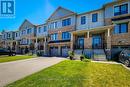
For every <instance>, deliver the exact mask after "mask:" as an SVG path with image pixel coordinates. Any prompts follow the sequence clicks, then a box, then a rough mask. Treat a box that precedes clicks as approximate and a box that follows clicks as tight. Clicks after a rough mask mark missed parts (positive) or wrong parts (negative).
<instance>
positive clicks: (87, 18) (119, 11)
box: [1, 0, 130, 56]
mask: <svg viewBox="0 0 130 87" xmlns="http://www.w3.org/2000/svg"><path fill="white" fill-rule="evenodd" d="M1 37H2V41H1V46H2V47H4V48H11V49H12V50H15V51H16V52H18V53H23V52H25V49H30V46H31V47H32V48H34V49H35V50H42V51H43V53H44V55H50V56H68V51H69V50H71V51H75V53H81V52H82V51H84V53H86V54H91V53H92V52H93V50H97V49H100V51H101V52H102V51H104V53H105V54H106V55H112V54H111V53H114V52H115V51H116V50H114V49H124V48H130V0H114V1H113V2H110V3H107V4H105V5H103V6H102V8H100V9H98V10H94V11H90V12H85V13H81V14H77V13H75V12H73V11H70V10H68V9H65V8H63V7H59V8H57V9H56V11H55V12H54V13H53V14H52V15H51V16H50V17H49V18H48V19H47V21H46V23H45V24H42V25H34V24H32V23H31V22H29V21H28V20H25V21H24V22H23V23H22V24H21V26H20V27H19V29H18V31H9V32H6V31H3V32H2V35H1ZM98 51H99V50H98ZM107 51H108V52H109V53H107Z"/></svg>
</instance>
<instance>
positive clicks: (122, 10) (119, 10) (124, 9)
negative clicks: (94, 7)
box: [114, 4, 128, 16]
mask: <svg viewBox="0 0 130 87" xmlns="http://www.w3.org/2000/svg"><path fill="white" fill-rule="evenodd" d="M127 13H128V4H123V5H119V6H115V7H114V16H117V15H122V14H127Z"/></svg>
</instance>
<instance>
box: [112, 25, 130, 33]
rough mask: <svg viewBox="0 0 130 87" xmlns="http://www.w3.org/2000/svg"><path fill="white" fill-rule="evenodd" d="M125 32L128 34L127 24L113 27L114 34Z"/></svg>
mask: <svg viewBox="0 0 130 87" xmlns="http://www.w3.org/2000/svg"><path fill="white" fill-rule="evenodd" d="M127 32H128V23H122V24H117V25H116V26H115V27H114V34H119V33H127Z"/></svg>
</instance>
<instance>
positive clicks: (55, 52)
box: [50, 47, 58, 56]
mask: <svg viewBox="0 0 130 87" xmlns="http://www.w3.org/2000/svg"><path fill="white" fill-rule="evenodd" d="M50 54H51V56H58V47H51V48H50Z"/></svg>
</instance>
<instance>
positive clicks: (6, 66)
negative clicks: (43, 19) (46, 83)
mask: <svg viewBox="0 0 130 87" xmlns="http://www.w3.org/2000/svg"><path fill="white" fill-rule="evenodd" d="M63 60H65V59H64V58H56V57H50V58H48V57H40V58H33V59H26V60H19V61H14V62H7V63H0V87H3V86H5V85H7V84H9V83H12V82H14V81H16V80H19V79H22V78H24V77H26V76H28V75H30V74H33V73H35V72H38V71H40V70H42V69H44V68H47V67H50V66H52V65H54V64H57V63H59V62H61V61H63Z"/></svg>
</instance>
